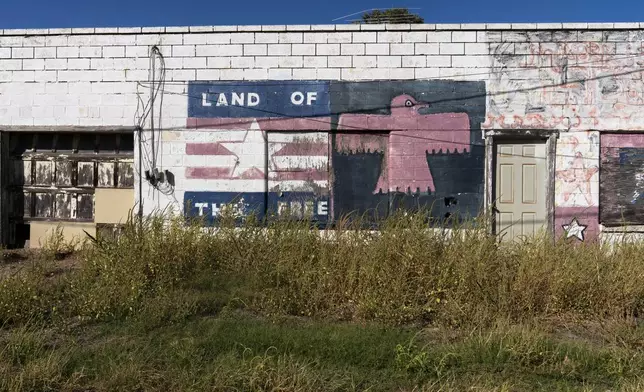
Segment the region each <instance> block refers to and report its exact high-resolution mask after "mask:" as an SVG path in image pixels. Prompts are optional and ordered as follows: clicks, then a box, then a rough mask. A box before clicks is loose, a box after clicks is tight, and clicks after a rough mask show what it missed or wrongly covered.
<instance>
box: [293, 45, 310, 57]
mask: <svg viewBox="0 0 644 392" xmlns="http://www.w3.org/2000/svg"><path fill="white" fill-rule="evenodd" d="M291 49H292V51H293V55H294V56H314V55H315V44H293V45H292V46H291Z"/></svg>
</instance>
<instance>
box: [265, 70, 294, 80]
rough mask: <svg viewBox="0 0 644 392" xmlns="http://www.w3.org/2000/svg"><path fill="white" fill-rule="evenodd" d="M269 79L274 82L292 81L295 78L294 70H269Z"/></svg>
mask: <svg viewBox="0 0 644 392" xmlns="http://www.w3.org/2000/svg"><path fill="white" fill-rule="evenodd" d="M268 78H269V79H273V80H290V79H292V78H293V70H292V69H286V68H279V69H269V70H268Z"/></svg>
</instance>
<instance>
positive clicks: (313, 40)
mask: <svg viewBox="0 0 644 392" xmlns="http://www.w3.org/2000/svg"><path fill="white" fill-rule="evenodd" d="M304 43H305V44H325V43H327V35H326V33H304Z"/></svg>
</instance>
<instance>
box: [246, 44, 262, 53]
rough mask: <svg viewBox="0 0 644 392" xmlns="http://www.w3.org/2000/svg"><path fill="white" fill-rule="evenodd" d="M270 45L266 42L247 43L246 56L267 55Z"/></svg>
mask: <svg viewBox="0 0 644 392" xmlns="http://www.w3.org/2000/svg"><path fill="white" fill-rule="evenodd" d="M267 53H268V47H267V45H266V44H246V45H244V56H266V54H267Z"/></svg>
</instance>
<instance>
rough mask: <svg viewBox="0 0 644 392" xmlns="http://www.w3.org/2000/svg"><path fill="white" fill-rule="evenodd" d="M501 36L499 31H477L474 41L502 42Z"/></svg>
mask: <svg viewBox="0 0 644 392" xmlns="http://www.w3.org/2000/svg"><path fill="white" fill-rule="evenodd" d="M502 41H503V37H502V35H501V32H500V31H478V32H477V33H476V42H502Z"/></svg>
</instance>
